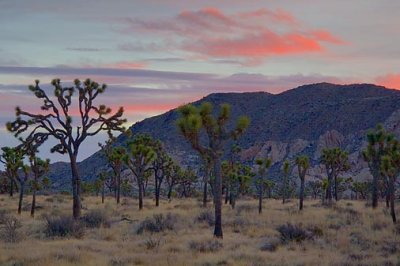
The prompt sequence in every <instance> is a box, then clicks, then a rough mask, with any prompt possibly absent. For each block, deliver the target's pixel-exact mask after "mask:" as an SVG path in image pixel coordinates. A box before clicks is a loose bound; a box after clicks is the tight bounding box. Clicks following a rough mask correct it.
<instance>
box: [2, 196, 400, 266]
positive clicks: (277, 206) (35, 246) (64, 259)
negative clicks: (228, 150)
mask: <svg viewBox="0 0 400 266" xmlns="http://www.w3.org/2000/svg"><path fill="white" fill-rule="evenodd" d="M124 202H125V204H123V205H120V206H117V205H116V204H115V202H114V200H113V199H112V198H108V199H107V200H106V203H105V204H104V205H103V204H101V202H100V198H95V197H85V198H84V201H83V207H84V213H83V214H85V213H88V212H90V211H93V210H97V209H101V210H102V211H103V212H104V213H105V214H106V215H107V216H108V217H109V222H108V223H109V224H108V225H107V226H100V227H99V228H87V229H86V232H85V234H84V236H83V238H82V239H76V238H73V237H71V238H48V237H47V236H46V233H45V226H46V221H45V219H44V218H43V217H45V216H46V215H50V216H61V215H65V214H66V215H69V214H70V213H71V205H72V204H71V198H70V197H69V196H61V195H53V196H48V197H39V198H38V205H40V206H42V207H43V208H42V209H39V210H38V211H37V214H36V217H35V218H34V219H32V218H30V216H29V212H23V213H22V215H21V216H20V217H18V218H19V220H20V222H21V224H22V227H21V228H20V229H19V235H20V237H21V240H20V241H19V242H18V243H7V242H5V241H4V240H3V241H0V265H44V266H45V265H96V266H100V265H399V263H400V255H399V254H400V227H397V228H396V227H395V226H394V225H392V224H391V220H390V217H389V214H388V212H387V211H386V210H385V207H384V206H383V204H381V207H380V208H378V209H377V210H372V209H371V208H368V207H366V206H365V202H361V201H351V202H350V201H344V200H343V201H340V202H339V203H338V204H337V205H336V206H335V207H333V208H331V209H328V208H325V207H321V205H320V204H319V202H317V201H306V202H305V209H304V211H303V212H301V213H300V212H298V211H297V201H292V202H290V203H288V204H285V205H282V204H281V202H280V201H275V200H266V201H265V205H264V206H265V208H264V210H263V213H262V215H258V213H257V201H256V200H239V201H238V203H237V207H236V209H235V210H232V209H231V208H230V207H229V206H224V209H223V223H224V228H223V229H224V239H223V240H222V241H219V240H218V241H217V240H215V239H213V237H212V232H213V227H212V226H210V225H209V223H208V220H209V219H208V216H207V215H205V213H206V212H207V210H204V209H203V208H201V207H200V203H199V202H198V201H197V200H195V199H189V200H188V199H182V200H173V201H172V202H161V206H160V207H158V208H156V207H155V206H154V202H153V200H151V199H147V200H146V201H145V207H144V210H143V211H141V212H139V211H138V208H137V201H136V200H134V199H125V200H124ZM16 206H17V199H16V198H14V199H10V198H9V197H8V196H6V195H1V196H0V210H9V211H11V212H16V211H15V207H16ZM210 208H211V206H210ZM159 214H162V215H163V217H168V215H172V217H175V218H174V219H172V221H173V222H174V224H173V226H172V227H171V228H169V227H168V230H160V232H149V231H144V232H143V233H142V234H137V231H138V228H139V226H140V224H141V223H142V222H143V221H145V220H146V219H147V220H149V219H152V217H154V215H159ZM199 217H200V218H199ZM287 224H291V225H295V226H296V227H299V228H303V229H304V230H306V231H307V232H308V234H310V236H309V237H307V238H305V239H304V240H302V241H285V242H283V241H281V240H280V239H281V238H282V236H281V234H280V233H279V232H278V230H277V228H278V227H280V226H282V225H287ZM156 231H157V230H156Z"/></svg>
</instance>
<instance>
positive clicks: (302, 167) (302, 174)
mask: <svg viewBox="0 0 400 266" xmlns="http://www.w3.org/2000/svg"><path fill="white" fill-rule="evenodd" d="M296 164H297V169H298V172H299V178H300V195H299V199H300V204H299V210H302V209H303V200H304V181H305V179H306V174H307V170H308V168H309V167H310V160H309V159H308V156H306V155H302V156H299V157H297V158H296Z"/></svg>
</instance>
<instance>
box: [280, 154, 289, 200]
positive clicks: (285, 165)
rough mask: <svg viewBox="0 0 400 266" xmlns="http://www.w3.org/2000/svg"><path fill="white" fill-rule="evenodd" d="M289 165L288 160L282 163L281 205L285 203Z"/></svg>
mask: <svg viewBox="0 0 400 266" xmlns="http://www.w3.org/2000/svg"><path fill="white" fill-rule="evenodd" d="M289 173H290V164H289V161H288V160H285V161H284V162H283V180H282V204H285V202H286V196H287V195H286V193H287V190H288V183H289Z"/></svg>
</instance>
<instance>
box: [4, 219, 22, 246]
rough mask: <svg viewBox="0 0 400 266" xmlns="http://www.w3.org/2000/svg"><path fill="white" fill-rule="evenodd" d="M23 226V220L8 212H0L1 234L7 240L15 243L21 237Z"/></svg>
mask: <svg viewBox="0 0 400 266" xmlns="http://www.w3.org/2000/svg"><path fill="white" fill-rule="evenodd" d="M21 227H22V225H21V222H20V221H19V220H18V219H17V218H16V217H15V216H12V215H8V214H7V213H6V212H1V214H0V236H1V239H3V240H4V241H5V242H8V243H15V242H17V241H18V240H19V239H20V234H19V229H20V228H21Z"/></svg>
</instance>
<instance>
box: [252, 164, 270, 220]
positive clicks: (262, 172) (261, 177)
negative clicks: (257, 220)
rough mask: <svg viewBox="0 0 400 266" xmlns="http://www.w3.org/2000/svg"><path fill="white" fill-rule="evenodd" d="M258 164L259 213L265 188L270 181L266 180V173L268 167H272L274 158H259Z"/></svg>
mask: <svg viewBox="0 0 400 266" xmlns="http://www.w3.org/2000/svg"><path fill="white" fill-rule="evenodd" d="M256 164H257V167H258V178H257V180H256V187H257V190H258V213H261V212H262V200H263V196H264V188H265V186H266V184H267V181H268V180H266V175H267V171H268V168H270V167H271V165H272V160H271V159H270V158H264V159H257V160H256Z"/></svg>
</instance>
